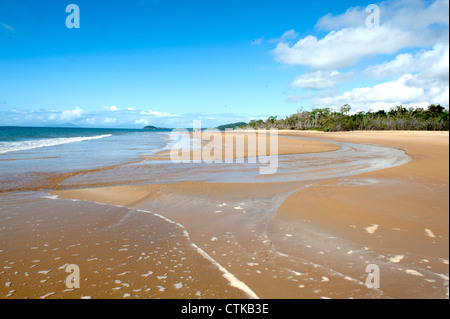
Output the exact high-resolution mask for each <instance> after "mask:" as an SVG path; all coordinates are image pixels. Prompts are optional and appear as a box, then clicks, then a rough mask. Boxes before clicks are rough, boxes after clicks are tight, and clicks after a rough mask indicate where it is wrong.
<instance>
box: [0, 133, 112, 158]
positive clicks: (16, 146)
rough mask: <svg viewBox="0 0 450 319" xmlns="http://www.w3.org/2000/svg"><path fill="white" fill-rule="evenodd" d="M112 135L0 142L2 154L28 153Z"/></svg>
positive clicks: (0, 152)
mask: <svg viewBox="0 0 450 319" xmlns="http://www.w3.org/2000/svg"><path fill="white" fill-rule="evenodd" d="M110 136H112V135H111V134H105V135H97V136H87V137H81V136H80V137H58V138H46V139H40V140H29V141H20V142H0V154H4V153H9V152H18V151H26V150H31V149H36V148H41V147H50V146H57V145H62V144H68V143H79V142H83V141H89V140H98V139H101V138H105V137H110Z"/></svg>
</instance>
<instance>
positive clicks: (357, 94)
mask: <svg viewBox="0 0 450 319" xmlns="http://www.w3.org/2000/svg"><path fill="white" fill-rule="evenodd" d="M420 81H423V79H421V77H420V75H412V74H406V75H403V76H401V77H400V78H398V79H397V80H394V81H388V82H383V83H380V84H377V85H374V86H372V87H362V88H354V89H353V90H351V91H347V92H345V93H343V94H342V95H340V96H337V97H335V96H328V97H318V98H315V99H314V101H313V103H312V105H313V106H316V107H331V108H339V107H340V106H342V105H344V104H350V105H351V106H352V109H353V110H358V111H368V110H369V109H372V110H379V109H386V108H390V107H393V106H396V105H400V104H401V105H403V106H406V107H410V106H411V107H415V106H420V107H424V106H427V105H428V104H430V103H435V104H441V105H444V106H448V104H449V97H448V94H449V88H448V85H447V86H442V85H440V84H439V83H436V82H435V81H434V80H429V81H428V82H427V83H426V85H423V84H424V83H423V82H422V83H421V82H420Z"/></svg>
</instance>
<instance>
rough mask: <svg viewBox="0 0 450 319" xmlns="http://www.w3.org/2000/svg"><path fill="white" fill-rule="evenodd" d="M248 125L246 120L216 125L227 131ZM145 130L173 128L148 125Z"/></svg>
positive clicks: (169, 129)
mask: <svg viewBox="0 0 450 319" xmlns="http://www.w3.org/2000/svg"><path fill="white" fill-rule="evenodd" d="M247 125H248V123H245V122H237V123H230V124H224V125H219V126H217V127H216V129H218V130H220V131H225V129H236V128H240V127H246V126H247ZM205 129H207V128H203V129H202V130H205ZM144 130H150V131H172V130H173V128H167V127H156V126H151V125H148V126H146V127H144ZM187 130H188V131H191V130H192V128H187Z"/></svg>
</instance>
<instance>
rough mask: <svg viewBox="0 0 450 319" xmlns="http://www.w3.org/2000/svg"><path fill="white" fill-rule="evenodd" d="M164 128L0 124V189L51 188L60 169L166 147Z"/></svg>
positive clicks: (135, 157) (115, 161) (95, 165)
mask: <svg viewBox="0 0 450 319" xmlns="http://www.w3.org/2000/svg"><path fill="white" fill-rule="evenodd" d="M169 137H170V134H169V132H163V131H149V130H143V129H103V128H54V127H0V191H1V192H4V191H14V190H35V189H45V188H53V187H51V185H50V184H51V182H50V180H51V179H55V178H58V176H59V177H60V176H63V175H64V174H69V173H73V172H79V171H89V170H95V169H100V168H103V167H108V166H113V165H121V164H126V163H134V162H138V161H139V160H140V159H141V157H142V156H146V155H151V154H154V153H156V152H158V151H159V150H161V149H164V148H165V147H167V145H168V143H169V141H170V140H169Z"/></svg>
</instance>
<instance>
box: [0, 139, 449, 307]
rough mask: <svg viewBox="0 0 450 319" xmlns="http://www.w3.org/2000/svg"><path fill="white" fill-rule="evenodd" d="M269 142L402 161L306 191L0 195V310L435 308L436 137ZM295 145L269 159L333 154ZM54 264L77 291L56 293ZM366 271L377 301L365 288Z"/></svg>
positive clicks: (172, 189)
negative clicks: (245, 305) (364, 147)
mask: <svg viewBox="0 0 450 319" xmlns="http://www.w3.org/2000/svg"><path fill="white" fill-rule="evenodd" d="M281 134H286V135H295V136H298V137H305V138H314V139H319V140H324V141H345V142H351V143H373V144H378V145H383V146H388V147H393V148H400V149H403V150H405V151H406V153H407V154H408V155H409V156H411V158H412V161H410V162H409V163H407V164H404V165H401V166H397V167H392V168H387V169H382V170H377V171H372V172H367V173H363V174H358V175H354V176H345V177H338V178H326V179H320V180H314V181H311V180H304V181H295V180H291V181H285V182H255V183H253V182H250V183H239V182H226V183H221V182H214V183H213V182H201V181H197V182H189V181H185V182H171V183H161V182H163V181H161V182H160V183H158V184H155V183H152V184H151V183H146V184H143V183H142V182H141V183H140V184H141V185H129V186H113V185H126V184H127V183H123V179H121V180H120V181H121V183H117V181H115V180H114V181H110V182H108V183H105V186H108V187H98V185H96V184H95V183H91V184H88V185H89V186H91V187H90V188H82V189H80V188H79V187H80V186H83V187H84V186H85V185H86V184H82V183H79V184H78V185H79V186H78V187H77V183H76V181H75V180H72V181H71V182H70V183H66V184H62V185H63V186H64V187H65V188H71V189H66V190H61V191H50V192H51V194H53V195H57V196H58V198H56V197H53V198H52V197H50V198H42V194H39V195H37V194H35V193H30V194H29V197H30V200H29V201H28V202H27V200H24V198H26V197H24V195H23V194H20V195H19V194H18V195H17V196H18V197H19V198H17V200H16V201H15V200H14V198H12V195H11V194H1V197H2V199H3V202H2V209H3V210H5V211H7V212H8V214H1V215H0V216H1V223H0V225H4V226H3V229H2V232H1V234H0V243H1V246H0V247H1V248H0V250H1V251H0V261H1V265H2V267H3V269H2V270H1V271H0V273H1V276H0V293H1V294H2V296H1V298H25V297H29V298H40V297H46V298H79V297H81V296H90V297H92V298H255V297H259V298H448V273H449V266H448V259H449V257H448V250H449V246H448V242H449V239H448V222H449V220H448V209H449V199H448V162H449V157H448V150H449V146H448V133H441V132H350V133H321V132H284V131H283V132H280V135H281ZM285 142H286V143H287V142H289V143H288V144H290V145H289V147H286V149H283V147H284V145H285V144H284V143H285ZM306 142H307V143H306ZM306 142H305V141H303V140H294V139H287V138H280V140H279V152H280V154H283V151H284V150H286V152H287V153H286V154H292V153H289V152H294V151H297V152H299V153H301V152H302V151H305V148H308V150H313V149H314V148H315V151H318V150H319V149H320V150H321V151H329V152H331V153H330V154H333V151H335V150H338V149H339V147H337V146H336V145H334V144H329V143H328V142H327V144H325V143H323V144H322V143H317V142H312V141H306ZM303 143H306V144H308V146H306V147H303V148H302V147H301V145H303ZM296 147H297V148H296ZM327 147H328V148H327ZM287 149H289V150H290V151H287ZM189 173H190V172H189V171H187V172H186V174H189ZM78 176H79V177H80V178H81V179H82V178H83V175H82V174H78ZM96 176H97V177H98V175H92V177H91V178H92V180H95V178H96ZM86 177H87V176H86ZM69 180H70V178H69ZM130 183H131V182H130ZM36 196H38V198H39V199H38V200H37V199H36ZM74 199H75V200H77V201H73V200H74ZM18 201H19V202H22V203H21V205H19V206H17V205H16V204H14V205H12V204H10V203H11V202H14V203H15V202H18ZM99 203H103V204H104V205H100V204H99ZM8 205H10V206H9V207H8ZM116 205H119V206H116ZM19 230H20V231H19ZM37 260H38V261H37ZM66 264H77V265H79V267H80V271H81V287H82V288H80V289H73V290H72V291H67V288H66V287H65V284H64V279H65V277H66V276H67V275H68V274H67V273H65V272H64V267H63V266H64V265H66ZM368 264H376V265H378V266H379V268H380V274H381V286H380V288H379V289H368V288H367V287H366V285H365V280H366V277H367V273H366V272H365V268H366V265H368ZM49 270H50V271H49ZM27 274H28V275H27ZM41 277H42V278H41ZM43 280H45V281H43ZM50 293H52V294H51V295H48V294H50Z"/></svg>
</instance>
